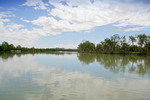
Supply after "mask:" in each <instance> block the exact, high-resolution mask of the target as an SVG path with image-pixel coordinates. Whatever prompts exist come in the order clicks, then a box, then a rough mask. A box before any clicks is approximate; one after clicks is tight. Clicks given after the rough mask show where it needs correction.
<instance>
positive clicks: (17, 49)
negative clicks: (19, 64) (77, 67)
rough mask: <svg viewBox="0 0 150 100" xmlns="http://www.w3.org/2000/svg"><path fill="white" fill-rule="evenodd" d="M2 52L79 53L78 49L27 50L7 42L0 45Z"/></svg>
mask: <svg viewBox="0 0 150 100" xmlns="http://www.w3.org/2000/svg"><path fill="white" fill-rule="evenodd" d="M0 51H1V52H13V53H18V52H19V53H20V52H49V51H77V50H76V49H64V48H45V49H44V48H34V47H32V48H27V47H21V46H20V45H18V46H16V47H15V46H14V45H13V44H8V43H7V42H5V41H4V42H3V43H2V44H1V45H0Z"/></svg>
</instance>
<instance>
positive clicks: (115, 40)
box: [111, 34, 120, 51]
mask: <svg viewBox="0 0 150 100" xmlns="http://www.w3.org/2000/svg"><path fill="white" fill-rule="evenodd" d="M119 41H120V37H119V35H118V34H115V35H113V36H111V42H112V51H115V49H116V46H117V44H118V43H119Z"/></svg>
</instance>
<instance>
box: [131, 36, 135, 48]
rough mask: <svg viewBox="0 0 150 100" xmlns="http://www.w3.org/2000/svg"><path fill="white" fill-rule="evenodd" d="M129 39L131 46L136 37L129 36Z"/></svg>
mask: <svg viewBox="0 0 150 100" xmlns="http://www.w3.org/2000/svg"><path fill="white" fill-rule="evenodd" d="M129 40H130V41H131V42H132V46H133V45H134V42H136V38H135V37H134V36H129Z"/></svg>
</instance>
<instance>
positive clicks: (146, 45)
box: [78, 34, 150, 54]
mask: <svg viewBox="0 0 150 100" xmlns="http://www.w3.org/2000/svg"><path fill="white" fill-rule="evenodd" d="M128 40H129V42H128V41H127V38H126V37H125V36H122V37H120V36H119V35H118V34H115V35H113V36H111V37H110V38H106V39H105V40H104V41H101V42H100V43H98V44H97V45H96V47H95V45H94V43H91V42H89V41H85V42H83V43H80V44H79V45H78V50H79V51H81V52H98V53H111V54H112V53H121V54H132V52H139V53H140V54H150V35H149V36H147V35H145V34H140V35H138V36H137V37H136V36H129V39H128ZM130 43H131V44H130Z"/></svg>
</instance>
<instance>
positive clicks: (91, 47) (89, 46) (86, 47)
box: [78, 41, 95, 52]
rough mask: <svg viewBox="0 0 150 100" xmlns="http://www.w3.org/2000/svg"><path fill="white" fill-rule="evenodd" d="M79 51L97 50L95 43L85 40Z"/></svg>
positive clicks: (79, 46)
mask: <svg viewBox="0 0 150 100" xmlns="http://www.w3.org/2000/svg"><path fill="white" fill-rule="evenodd" d="M78 50H79V51H85V52H94V51H95V44H94V43H91V42H89V41H85V42H83V43H80V44H79V45H78Z"/></svg>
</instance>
